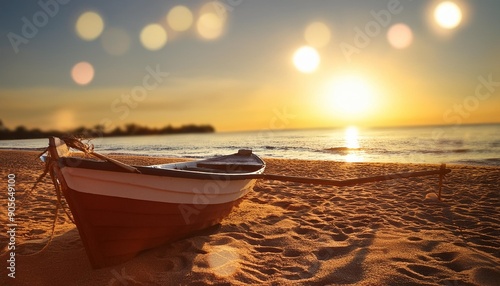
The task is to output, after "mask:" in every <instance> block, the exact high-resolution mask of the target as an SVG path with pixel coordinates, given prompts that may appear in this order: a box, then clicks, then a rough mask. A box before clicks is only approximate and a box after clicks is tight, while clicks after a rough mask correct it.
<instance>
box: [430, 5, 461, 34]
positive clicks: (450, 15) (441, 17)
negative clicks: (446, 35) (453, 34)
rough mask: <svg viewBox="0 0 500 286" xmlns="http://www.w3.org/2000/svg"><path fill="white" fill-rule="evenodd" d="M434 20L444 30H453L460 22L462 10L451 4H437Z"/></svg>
mask: <svg viewBox="0 0 500 286" xmlns="http://www.w3.org/2000/svg"><path fill="white" fill-rule="evenodd" d="M434 20H435V21H436V23H437V24H438V25H439V26H440V27H441V28H444V29H454V28H456V27H457V26H458V25H460V23H461V22H462V9H460V7H459V6H458V5H457V4H455V3H453V2H451V1H445V2H441V3H439V4H438V5H437V6H436V8H435V10H434Z"/></svg>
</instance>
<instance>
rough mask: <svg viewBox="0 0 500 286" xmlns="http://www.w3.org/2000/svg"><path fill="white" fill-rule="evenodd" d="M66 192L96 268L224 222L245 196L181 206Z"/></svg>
mask: <svg viewBox="0 0 500 286" xmlns="http://www.w3.org/2000/svg"><path fill="white" fill-rule="evenodd" d="M63 192H64V196H65V197H66V200H67V201H68V204H69V206H70V208H71V211H72V213H73V217H74V219H75V223H76V225H77V227H78V231H79V233H80V236H81V238H82V241H83V243H84V246H85V249H86V251H87V255H88V257H89V259H90V262H91V264H92V266H93V267H94V268H102V267H107V266H112V265H116V264H120V263H123V262H125V261H127V260H130V259H131V258H133V257H134V256H136V255H137V254H138V253H139V252H141V251H142V250H145V249H150V248H154V247H156V246H159V245H162V244H165V243H168V242H172V241H175V240H178V239H181V238H183V237H186V236H188V235H191V234H193V233H196V232H197V231H200V230H203V229H206V228H208V227H210V226H213V225H215V224H217V223H219V222H220V221H221V220H222V218H224V217H226V216H227V215H228V214H229V213H230V212H231V210H232V209H233V207H234V206H236V205H238V204H239V203H240V202H241V200H242V198H241V199H238V200H236V201H231V202H227V203H222V204H207V205H194V204H176V203H164V202H151V201H141V200H135V199H128V198H117V197H109V196H103V195H95V194H88V193H83V192H78V191H75V190H72V189H70V188H67V187H66V188H64V187H63Z"/></svg>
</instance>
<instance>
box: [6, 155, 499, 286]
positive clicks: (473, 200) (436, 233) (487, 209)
mask: <svg viewBox="0 0 500 286" xmlns="http://www.w3.org/2000/svg"><path fill="white" fill-rule="evenodd" d="M36 155H37V152H27V151H0V162H1V168H0V176H1V179H0V182H1V193H0V202H1V204H0V220H1V221H2V224H1V226H2V230H1V232H0V239H1V241H0V250H1V252H0V253H2V255H1V256H0V261H1V262H0V265H1V267H0V285H33V286H35V285H179V284H181V285H206V284H208V285H210V284H217V285H221V284H223V285H224V284H226V285H248V284H259V285H326V284H329V285H335V284H356V285H499V283H500V282H499V281H500V185H499V184H500V183H499V182H500V168H493V167H477V166H458V165H453V166H448V167H450V168H451V169H452V172H451V173H450V174H449V175H447V176H446V180H445V184H444V188H443V200H442V201H438V200H436V199H435V198H434V197H433V195H429V194H431V193H433V192H436V191H437V186H438V176H431V177H422V178H413V179H396V180H392V181H386V182H378V183H369V184H364V185H359V186H353V187H326V186H315V185H304V184H298V183H286V182H278V181H258V182H257V184H256V186H255V188H254V191H252V192H250V193H249V195H248V196H247V197H246V199H245V200H244V201H243V202H242V203H241V204H240V206H239V207H238V208H236V209H235V210H234V211H233V212H232V213H231V214H230V216H229V217H228V218H226V219H225V220H223V221H222V223H221V224H220V225H218V226H216V227H212V228H211V229H209V230H207V231H205V232H204V233H202V234H201V235H198V236H194V237H190V238H186V239H183V240H181V241H177V242H174V243H172V244H168V245H164V246H161V247H158V248H155V249H151V250H147V251H144V252H143V253H141V254H140V255H139V256H137V257H136V258H134V259H133V260H131V261H128V262H126V263H124V264H121V265H117V266H114V267H109V268H104V269H98V270H94V269H92V268H91V266H90V263H89V261H88V259H87V256H86V254H85V250H84V248H83V244H82V242H81V240H80V237H79V235H78V231H77V230H76V228H75V226H74V225H73V224H72V223H71V222H70V221H69V219H68V218H67V217H66V216H65V215H64V213H62V212H61V213H60V216H59V219H58V223H57V226H56V229H55V235H54V237H53V240H52V241H51V242H50V244H49V245H48V247H47V248H46V249H45V250H44V251H43V252H42V253H40V254H35V255H25V254H29V253H33V252H35V251H37V250H40V249H41V248H42V247H43V246H44V245H45V244H46V243H47V240H48V239H49V237H50V233H51V229H52V221H53V218H54V209H55V202H56V195H55V192H54V189H53V186H52V185H51V182H50V180H49V179H45V180H44V181H43V182H42V183H41V184H40V186H39V188H38V189H37V190H36V191H35V192H34V193H32V194H31V195H30V197H29V198H28V199H27V200H25V201H22V198H23V196H24V194H25V193H26V191H27V190H28V189H29V188H30V187H31V185H32V184H33V182H34V181H35V180H36V178H37V177H38V175H39V174H41V172H42V170H43V163H41V162H40V161H39V160H38V159H37V158H36ZM114 158H116V159H119V160H121V161H123V162H126V163H131V164H136V165H149V164H159V163H167V162H173V161H178V160H179V159H165V158H149V157H127V156H114ZM265 161H266V163H267V165H268V167H267V169H266V173H273V174H283V175H295V176H306V177H318V178H334V179H347V178H353V177H364V176H372V175H382V174H387V173H397V172H408V171H420V170H428V169H437V168H438V166H436V165H410V164H374V163H338V162H323V161H298V160H278V159H267V160H265ZM9 174H14V175H15V177H16V178H15V188H16V194H15V196H16V199H17V200H16V210H15V215H16V216H15V223H16V224H17V226H16V231H15V243H16V244H15V246H16V249H15V251H16V261H15V263H16V266H15V267H16V273H15V277H16V278H15V279H13V278H10V277H8V276H7V274H8V273H9V270H8V269H7V266H8V265H7V261H6V260H7V259H9V252H8V249H7V247H8V242H9V239H10V234H9V233H7V231H8V230H9V227H7V223H8V209H7V203H8V192H7V189H8V181H7V180H8V175H9ZM4 222H5V223H4ZM23 254H24V255H23Z"/></svg>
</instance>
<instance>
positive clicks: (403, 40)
mask: <svg viewBox="0 0 500 286" xmlns="http://www.w3.org/2000/svg"><path fill="white" fill-rule="evenodd" d="M387 40H388V41H389V44H391V46H393V47H394V48H396V49H405V48H408V47H409V46H410V45H411V44H412V42H413V32H412V30H411V28H410V27H408V26H407V25H405V24H402V23H399V24H394V25H392V26H391V27H390V28H389V30H388V31H387Z"/></svg>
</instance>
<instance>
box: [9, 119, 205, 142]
mask: <svg viewBox="0 0 500 286" xmlns="http://www.w3.org/2000/svg"><path fill="white" fill-rule="evenodd" d="M213 132H215V128H214V127H212V126H211V125H195V124H187V125H182V126H180V127H173V126H171V125H168V126H165V127H163V128H150V127H146V126H141V125H138V124H133V123H131V124H126V125H125V126H123V127H116V128H115V129H113V130H111V131H106V130H105V128H104V126H103V125H96V126H94V127H93V128H87V127H78V128H76V129H74V130H71V131H68V132H61V131H56V130H51V131H42V130H40V129H39V128H34V129H28V128H26V127H24V126H18V127H16V128H15V129H13V130H10V129H9V128H7V127H6V126H5V125H4V124H3V122H2V120H0V140H6V139H35V138H47V137H50V136H56V137H64V136H68V135H73V136H76V137H111V136H140V135H162V134H184V133H213Z"/></svg>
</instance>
